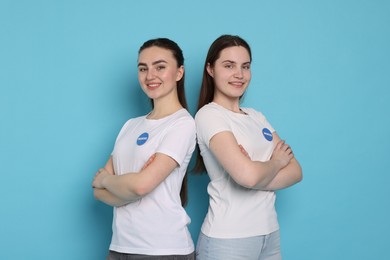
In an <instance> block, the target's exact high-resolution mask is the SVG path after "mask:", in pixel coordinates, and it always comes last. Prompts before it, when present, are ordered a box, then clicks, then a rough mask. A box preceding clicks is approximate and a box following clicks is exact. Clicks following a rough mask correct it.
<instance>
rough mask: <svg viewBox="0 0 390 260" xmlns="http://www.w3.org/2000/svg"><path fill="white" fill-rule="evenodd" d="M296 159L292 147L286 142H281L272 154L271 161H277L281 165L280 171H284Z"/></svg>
mask: <svg viewBox="0 0 390 260" xmlns="http://www.w3.org/2000/svg"><path fill="white" fill-rule="evenodd" d="M292 158H294V154H293V152H292V150H291V147H290V146H289V145H288V144H286V143H285V141H284V140H280V141H279V142H278V143H277V144H276V146H275V148H274V151H273V152H272V156H271V160H275V161H276V162H278V163H279V166H280V169H283V168H284V167H286V166H287V164H288V163H289V162H290V161H291V159H292Z"/></svg>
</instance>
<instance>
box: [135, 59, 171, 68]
mask: <svg viewBox="0 0 390 260" xmlns="http://www.w3.org/2000/svg"><path fill="white" fill-rule="evenodd" d="M159 63H168V62H167V61H165V60H156V61H154V62H153V63H152V65H156V64H159ZM139 66H147V65H146V63H143V62H139V63H138V67H139Z"/></svg>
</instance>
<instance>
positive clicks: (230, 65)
mask: <svg viewBox="0 0 390 260" xmlns="http://www.w3.org/2000/svg"><path fill="white" fill-rule="evenodd" d="M225 68H226V69H232V68H233V64H231V63H226V64H225Z"/></svg>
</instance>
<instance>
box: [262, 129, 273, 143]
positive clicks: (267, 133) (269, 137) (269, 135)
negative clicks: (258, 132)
mask: <svg viewBox="0 0 390 260" xmlns="http://www.w3.org/2000/svg"><path fill="white" fill-rule="evenodd" d="M263 136H264V138H265V139H266V140H268V141H270V142H271V141H272V139H273V136H272V133H271V131H270V130H269V129H268V128H263Z"/></svg>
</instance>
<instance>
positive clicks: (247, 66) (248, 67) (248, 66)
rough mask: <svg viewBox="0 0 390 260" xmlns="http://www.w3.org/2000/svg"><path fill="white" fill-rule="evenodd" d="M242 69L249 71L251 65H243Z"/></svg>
mask: <svg viewBox="0 0 390 260" xmlns="http://www.w3.org/2000/svg"><path fill="white" fill-rule="evenodd" d="M242 68H243V69H244V70H250V69H251V65H249V64H248V65H244V66H242Z"/></svg>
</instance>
